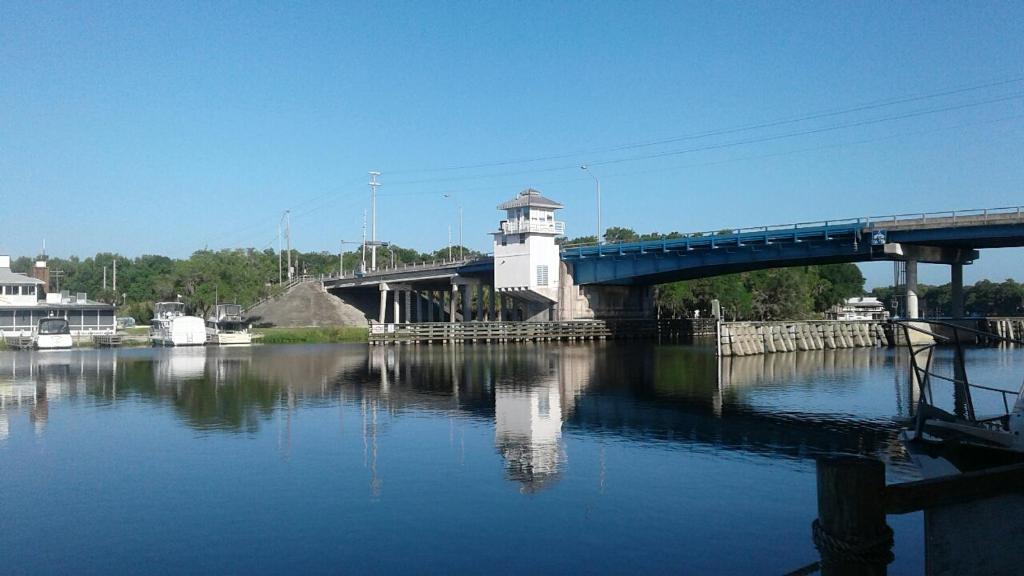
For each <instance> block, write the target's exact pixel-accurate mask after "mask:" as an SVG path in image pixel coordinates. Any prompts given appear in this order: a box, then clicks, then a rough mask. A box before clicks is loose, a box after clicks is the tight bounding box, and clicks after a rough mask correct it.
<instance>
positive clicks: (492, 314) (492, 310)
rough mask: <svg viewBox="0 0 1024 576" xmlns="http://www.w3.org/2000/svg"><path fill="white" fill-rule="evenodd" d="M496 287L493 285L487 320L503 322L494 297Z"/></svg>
mask: <svg viewBox="0 0 1024 576" xmlns="http://www.w3.org/2000/svg"><path fill="white" fill-rule="evenodd" d="M494 293H495V290H494V285H493V284H492V285H491V305H490V306H489V307H488V308H487V319H488V320H501V315H500V314H498V309H497V307H496V304H497V299H496V298H495V297H494Z"/></svg>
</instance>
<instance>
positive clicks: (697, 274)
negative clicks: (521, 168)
mask: <svg viewBox="0 0 1024 576" xmlns="http://www.w3.org/2000/svg"><path fill="white" fill-rule="evenodd" d="M527 192H533V193H535V191H524V192H523V193H521V195H522V194H526V193H527ZM507 204H509V203H506V204H504V205H502V207H504V206H506V205H507ZM558 206H559V207H560V205H558ZM511 214H512V211H510V220H503V221H502V222H501V224H500V225H499V229H498V232H496V233H495V237H496V241H495V247H496V248H495V255H489V256H486V257H483V258H478V259H472V260H461V261H460V260H456V261H446V262H432V263H423V264H420V265H402V266H398V267H394V268H387V269H379V270H374V271H368V272H366V273H363V274H353V275H347V276H342V277H331V278H327V279H324V280H323V284H324V287H325V289H327V290H328V291H330V292H331V293H333V294H335V295H337V296H340V297H342V298H345V297H346V295H353V294H356V293H360V292H362V293H364V296H365V293H366V292H379V302H380V306H379V308H378V310H377V312H379V314H378V319H379V321H380V322H382V323H384V322H429V321H451V322H456V321H460V320H461V321H469V320H563V321H564V320H579V319H594V318H642V317H646V316H650V315H651V313H652V310H653V306H652V292H651V291H650V287H651V286H653V285H656V284H661V283H665V282H672V281H677V280H687V279H693V278H703V277H709V276H716V275H721V274H731V273H735V272H744V271H750V270H759V269H766V268H780V267H787V266H803V265H810V264H833V263H844V262H869V261H881V260H884V261H896V262H900V263H901V264H900V266H902V267H903V270H904V273H903V275H904V277H905V281H904V282H903V284H904V289H905V294H906V302H907V304H906V316H907V317H910V318H915V317H917V316H918V306H917V265H918V263H920V262H923V263H938V264H946V265H949V266H950V270H951V272H950V275H951V283H952V292H953V315H954V316H962V315H963V312H964V307H963V306H964V301H963V266H964V265H965V264H970V263H972V262H973V261H974V260H976V259H977V258H979V252H978V250H980V249H986V248H1002V247H1019V246H1024V213H1022V208H1021V207H1020V206H1015V207H1007V208H994V209H976V210H958V211H948V212H931V213H917V214H898V215H889V216H876V217H859V218H849V219H842V220H827V221H820V222H801V223H794V224H784V225H770V226H760V227H754V228H732V229H723V230H715V231H705V232H698V233H689V234H681V235H679V236H678V237H674V238H666V239H659V240H649V241H642V242H628V243H604V244H592V245H576V246H561V247H558V248H557V262H558V264H557V267H558V273H557V274H554V273H553V271H552V278H551V279H549V278H547V274H548V272H547V268H546V267H545V268H544V272H543V276H544V277H543V278H539V277H540V276H541V272H540V266H539V265H538V266H537V269H538V274H537V276H538V278H537V281H538V282H541V283H543V284H538V283H535V282H534V280H535V278H533V277H530V278H528V280H523V281H522V284H523V285H522V286H514V287H512V288H507V287H503V286H501V285H500V284H498V285H496V282H495V278H496V267H497V268H499V269H500V268H502V267H503V266H506V265H507V262H508V261H509V260H510V259H512V258H514V257H515V258H518V257H520V256H521V254H519V253H516V254H513V255H510V256H506V255H505V253H504V252H503V251H507V247H506V246H505V245H504V244H501V245H499V243H498V242H499V241H498V240H497V239H498V238H499V237H500V238H501V239H502V240H501V242H504V241H505V238H508V237H515V236H519V237H526V236H530V235H531V233H536V234H537V235H542V236H550V237H553V236H554V231H555V230H560V231H564V224H563V223H561V222H552V221H550V220H548V221H545V222H539V223H536V222H534V223H528V224H526V225H523V224H522V223H521V222H520V223H518V224H516V223H515V222H514V221H512V224H510V221H511V218H512V216H511ZM557 225H562V227H561V228H558V227H557ZM507 230H518V231H522V230H525V231H527V232H526V233H517V234H503V232H504V231H507ZM528 248H530V249H532V248H533V247H532V246H528ZM527 273H528V274H532V269H531V270H528V271H527ZM555 276H557V280H556V279H555V278H554V277H555ZM485 286H486V287H487V289H486V290H485ZM538 286H544V287H538ZM474 291H475V292H476V294H475V298H474V294H473V293H474ZM538 294H539V295H540V296H538ZM541 296H543V297H541ZM389 297H390V298H391V303H392V305H391V306H390V307H389V306H388V301H389V300H388V299H389ZM460 301H461V302H460ZM389 308H391V313H390V314H389Z"/></svg>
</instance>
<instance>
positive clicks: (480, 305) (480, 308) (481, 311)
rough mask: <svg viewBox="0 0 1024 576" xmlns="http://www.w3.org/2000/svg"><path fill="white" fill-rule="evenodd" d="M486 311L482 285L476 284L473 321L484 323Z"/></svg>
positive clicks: (480, 283)
mask: <svg viewBox="0 0 1024 576" xmlns="http://www.w3.org/2000/svg"><path fill="white" fill-rule="evenodd" d="M485 314H486V309H485V308H484V283H483V282H477V283H476V314H475V315H474V316H473V319H474V320H479V321H481V322H483V321H486V320H487V317H486V315H485Z"/></svg>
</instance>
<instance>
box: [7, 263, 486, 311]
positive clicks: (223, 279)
mask: <svg viewBox="0 0 1024 576" xmlns="http://www.w3.org/2000/svg"><path fill="white" fill-rule="evenodd" d="M462 254H463V255H464V256H465V257H467V258H470V257H474V256H479V255H480V254H479V253H478V252H476V251H474V250H471V249H469V248H463V249H462ZM451 255H452V257H454V258H458V257H459V247H458V246H453V247H452V248H451ZM278 256H279V254H278V252H276V251H274V250H271V249H267V250H256V249H253V248H245V249H226V250H217V251H214V250H199V251H196V252H194V253H192V255H191V256H189V257H188V258H182V259H175V258H169V257H167V256H160V255H154V254H146V255H142V256H137V257H134V258H129V257H126V256H122V255H120V254H115V253H111V252H102V253H99V254H96V255H95V256H91V257H87V258H79V257H78V256H71V257H69V258H57V257H51V258H49V259H48V261H47V267H48V268H49V271H50V291H54V292H55V291H57V290H61V291H63V290H67V291H69V292H71V293H76V292H84V293H86V294H88V297H89V299H90V300H95V301H98V302H106V303H108V304H115V305H117V306H118V312H117V313H118V315H120V316H132V317H134V318H136V319H137V320H139V321H141V322H148V321H149V320H150V319H151V318H152V315H153V304H154V303H155V302H162V301H173V300H176V299H179V298H180V300H181V301H183V302H185V304H186V307H187V308H188V310H189V311H190V312H192V313H195V314H198V315H200V316H205V315H206V314H207V313H208V312H209V311H210V310H212V308H213V306H214V304H216V303H218V302H219V303H237V304H241V305H243V306H249V305H250V304H253V303H255V302H256V301H258V300H260V299H261V298H265V297H267V296H270V295H272V294H274V292H275V291H276V290H278V289H279V284H278V278H279V274H280V277H283V278H287V277H288V273H287V269H286V268H287V256H285V255H283V254H282V255H281V256H282V257H281V259H280V261H279V259H278ZM448 258H449V248H448V247H444V248H441V249H438V250H435V251H433V252H418V251H416V250H414V249H410V248H402V247H399V246H386V247H378V248H377V267H378V268H388V267H390V266H392V264H393V265H395V266H402V265H408V264H414V263H419V262H431V261H443V260H447V259H448ZM36 259H38V257H37V258H36ZM36 259H33V258H29V257H27V256H23V257H20V258H17V259H15V260H14V261H13V262H12V263H11V269H12V270H13V271H15V272H21V273H25V274H27V273H29V272H30V271H31V269H32V267H33V266H34V264H35V260H36ZM291 259H292V268H293V269H294V273H295V274H296V275H303V274H308V275H313V276H320V275H323V276H329V275H336V274H338V272H339V269H344V271H345V272H346V273H351V272H352V271H353V270H356V269H357V268H360V267H361V262H362V248H361V247H360V248H358V249H356V250H352V251H349V252H345V253H343V254H342V255H341V257H340V258H339V255H338V253H333V254H332V253H330V252H299V251H295V250H293V251H292V253H291ZM115 260H116V261H117V290H116V291H115V290H114V261H115ZM366 260H367V266H369V262H370V249H369V248H367V255H366ZM279 264H280V266H281V269H280V270H279ZM104 269H105V270H106V285H104V280H103V278H104Z"/></svg>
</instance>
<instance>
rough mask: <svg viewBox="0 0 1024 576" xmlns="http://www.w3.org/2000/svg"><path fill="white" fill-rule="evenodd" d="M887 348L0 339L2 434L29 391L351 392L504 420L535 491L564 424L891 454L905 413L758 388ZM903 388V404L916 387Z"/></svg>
mask: <svg viewBox="0 0 1024 576" xmlns="http://www.w3.org/2000/svg"><path fill="white" fill-rule="evenodd" d="M887 362H889V363H891V356H887V355H886V352H885V351H880V350H874V349H863V350H837V351H820V352H810V353H800V354H786V355H768V356H757V357H743V358H725V359H723V361H722V364H721V365H719V363H718V360H717V359H716V358H715V357H714V354H713V352H712V351H711V350H704V349H700V348H695V347H678V346H671V347H669V346H664V347H662V346H651V345H649V344H638V345H625V344H615V345H609V344H603V343H590V344H574V345H502V346H409V347H387V348H385V347H375V348H367V347H364V346H341V347H339V346H280V347H252V348H224V349H214V348H211V349H206V350H203V349H199V350H177V349H161V350H150V349H143V350H131V349H126V350H120V351H118V350H114V351H70V352H63V353H57V354H49V353H37V352H36V353H33V352H22V353H12V354H4V355H0V418H2V421H0V433H2V434H3V435H2V436H0V439H3V438H4V437H5V436H6V434H8V419H9V418H10V417H11V416H10V415H11V414H13V413H16V412H18V411H21V410H22V407H25V406H28V407H29V408H30V412H31V414H32V416H31V417H32V418H33V423H35V424H36V428H37V430H39V431H41V430H42V428H43V427H44V426H45V423H46V420H47V418H49V417H50V411H51V408H52V405H53V404H54V403H55V402H57V401H58V400H63V399H64V398H71V397H77V396H81V397H88V398H90V399H91V400H92V401H97V398H98V399H99V400H98V401H102V402H110V403H116V402H118V401H120V400H123V399H125V398H133V399H141V400H143V401H152V402H158V403H166V404H168V405H170V406H172V407H173V409H174V411H175V412H176V413H177V414H178V416H179V417H180V418H181V419H182V420H183V421H184V422H185V423H186V424H187V425H189V426H192V427H195V428H197V429H202V430H220V431H224V432H250V433H251V432H255V431H257V430H258V429H259V427H260V426H261V422H264V421H267V420H269V419H271V418H273V417H274V415H275V413H283V414H285V415H286V417H287V418H288V419H289V422H290V418H291V416H292V414H293V412H294V411H295V410H296V409H297V408H300V407H302V406H303V405H313V404H324V403H339V402H340V403H343V404H348V405H353V406H358V407H360V410H361V411H362V412H363V414H364V420H366V423H365V426H364V431H365V433H366V434H367V435H368V436H373V439H375V438H376V434H377V433H378V429H377V424H376V423H377V415H378V412H380V411H383V412H384V413H387V414H390V415H392V416H394V417H401V416H402V415H403V414H404V413H412V412H425V411H426V412H435V413H438V414H443V415H448V416H451V417H464V418H473V419H479V420H481V421H492V422H493V423H494V428H495V435H494V442H495V448H496V450H497V451H498V452H499V453H500V454H501V455H502V457H503V459H504V462H505V471H506V475H507V476H508V477H509V478H510V479H512V480H514V481H516V482H518V483H520V484H521V486H522V488H523V490H524V491H531V490H536V489H538V488H540V487H543V486H544V485H547V484H549V483H551V482H553V481H555V480H557V478H558V477H559V474H560V472H561V470H562V469H563V468H564V466H565V465H566V453H565V446H564V440H563V434H574V433H577V432H581V433H585V434H592V435H593V434H601V435H610V436H628V437H630V438H639V439H649V440H652V441H657V442H667V443H684V444H696V445H699V446H702V447H704V448H707V449H725V450H739V451H746V452H754V453H762V454H782V455H786V456H789V457H796V458H810V457H814V456H816V455H819V454H834V453H836V452H846V453H867V454H874V455H885V454H887V453H890V452H891V451H892V450H893V446H894V444H893V438H894V432H895V429H896V428H895V425H894V424H892V423H891V422H889V421H888V420H883V419H879V418H875V419H857V418H855V417H852V416H851V415H849V414H841V413H835V414H833V413H808V412H785V413H780V412H778V411H777V410H772V409H766V408H759V407H757V405H756V403H752V402H751V401H750V399H751V395H752V394H755V393H756V392H758V391H759V390H764V389H770V388H773V387H774V388H778V387H780V386H782V387H785V386H812V387H818V388H820V389H821V393H822V394H829V393H832V392H843V391H844V386H852V384H849V381H850V379H847V378H845V376H846V375H856V374H862V373H863V372H864V371H874V370H879V369H886V363H887ZM780 383H786V384H780ZM789 383H796V384H789ZM894 394H895V403H894V404H895V405H894V407H893V410H892V413H893V414H898V413H899V412H901V411H902V410H903V408H902V407H903V406H904V405H905V403H906V402H907V398H906V397H905V395H904V392H903V391H902V389H901V388H899V387H897V388H896V389H895V390H894ZM374 445H375V443H374Z"/></svg>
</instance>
